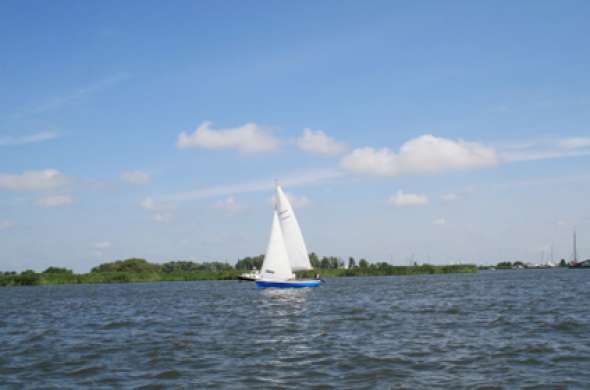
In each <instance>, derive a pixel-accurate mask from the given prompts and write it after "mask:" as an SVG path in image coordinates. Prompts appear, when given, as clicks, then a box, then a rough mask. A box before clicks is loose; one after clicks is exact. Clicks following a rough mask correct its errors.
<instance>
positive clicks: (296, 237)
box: [276, 185, 312, 271]
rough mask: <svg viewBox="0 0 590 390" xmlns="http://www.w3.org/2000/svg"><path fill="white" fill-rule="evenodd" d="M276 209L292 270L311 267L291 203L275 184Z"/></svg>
mask: <svg viewBox="0 0 590 390" xmlns="http://www.w3.org/2000/svg"><path fill="white" fill-rule="evenodd" d="M276 209H277V213H278V215H279V221H280V224H281V230H282V231H283V238H284V240H285V246H286V248H287V253H288V255H289V262H290V263H291V269H292V270H293V271H308V270H310V269H312V267H311V263H310V262H309V255H308V254H307V247H306V246H305V241H304V240H303V234H301V229H300V228H299V223H297V218H296V217H295V213H294V212H293V208H292V207H291V203H290V202H289V199H287V196H286V195H285V193H284V192H283V190H282V189H281V187H280V186H278V185H277V195H276Z"/></svg>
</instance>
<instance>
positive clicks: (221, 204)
mask: <svg viewBox="0 0 590 390" xmlns="http://www.w3.org/2000/svg"><path fill="white" fill-rule="evenodd" d="M213 208H215V209H219V210H222V211H224V212H226V213H227V214H235V213H237V212H238V211H241V210H243V209H245V206H244V205H243V204H240V203H238V201H236V199H235V198H234V197H233V196H229V197H227V198H226V199H223V200H219V201H217V202H215V203H214V204H213Z"/></svg>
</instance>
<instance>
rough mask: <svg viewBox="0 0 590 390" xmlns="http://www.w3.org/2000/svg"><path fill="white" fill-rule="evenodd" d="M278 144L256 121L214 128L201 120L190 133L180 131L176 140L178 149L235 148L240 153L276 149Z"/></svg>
mask: <svg viewBox="0 0 590 390" xmlns="http://www.w3.org/2000/svg"><path fill="white" fill-rule="evenodd" d="M279 144H280V142H279V140H278V139H276V138H275V137H274V136H273V135H272V134H271V133H270V131H268V130H267V129H264V128H262V127H260V126H258V125H257V124H256V123H246V124H245V125H243V126H240V127H235V128H227V129H217V130H215V129H213V128H211V123H210V122H203V123H202V124H201V125H200V126H199V127H198V128H197V129H196V130H195V131H194V132H193V133H192V134H191V133H187V132H182V133H180V134H179V135H178V139H177V141H176V146H177V147H178V148H179V149H186V148H205V149H236V150H239V151H240V152H241V153H263V152H271V151H274V150H276V149H278V147H279Z"/></svg>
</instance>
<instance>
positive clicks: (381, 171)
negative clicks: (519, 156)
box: [341, 135, 498, 176]
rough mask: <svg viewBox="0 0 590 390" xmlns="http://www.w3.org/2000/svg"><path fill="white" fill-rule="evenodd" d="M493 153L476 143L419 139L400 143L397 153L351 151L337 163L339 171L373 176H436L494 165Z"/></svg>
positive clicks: (383, 149)
mask: <svg viewBox="0 0 590 390" xmlns="http://www.w3.org/2000/svg"><path fill="white" fill-rule="evenodd" d="M497 162H498V159H497V155H496V150H495V149H494V148H492V147H488V146H484V145H481V144H479V143H476V142H466V141H463V140H456V141H455V140H450V139H446V138H439V137H435V136H432V135H423V136H420V137H418V138H414V139H412V140H410V141H408V142H406V143H404V144H403V145H402V146H401V147H400V150H399V153H396V152H393V151H391V150H390V149H388V148H382V149H374V148H371V147H364V148H358V149H354V150H353V151H352V152H351V153H349V154H348V155H346V156H344V157H343V158H342V160H341V165H342V167H343V168H345V169H348V170H350V171H352V172H355V173H361V174H368V175H376V176H400V175H406V174H421V173H439V172H443V171H450V170H460V169H469V168H481V167H489V166H493V165H495V164H497Z"/></svg>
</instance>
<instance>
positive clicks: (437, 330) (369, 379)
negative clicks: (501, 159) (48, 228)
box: [0, 269, 590, 389]
mask: <svg viewBox="0 0 590 390" xmlns="http://www.w3.org/2000/svg"><path fill="white" fill-rule="evenodd" d="M589 291H590V270H568V269H559V270H522V271H495V272H492V271H486V272H480V273H479V274H455V275H428V276H407V277H405V276H404V277H399V276H398V277H369V278H339V279H330V280H328V282H327V284H325V285H323V286H322V287H320V288H316V289H302V290H257V289H256V288H255V286H254V284H252V283H248V282H233V281H219V282H187V283H181V282H176V283H155V284H127V285H125V284H119V285H80V286H77V285H73V286H39V287H20V288H2V289H0V387H2V388H14V389H21V388H56V389H57V388H59V389H63V388H79V387H91V388H113V387H115V388H145V389H148V388H230V389H233V388H238V389H239V388H244V389H245V388H311V387H313V388H338V389H345V388H350V389H359V388H368V389H374V388H377V389H379V388H381V389H390V388H393V389H397V388H411V389H416V388H424V389H433V388H447V389H458V388H470V389H477V388H481V389H484V388H485V389H495V388H528V387H530V388H535V389H536V388H547V389H561V388H567V389H570V388H586V389H588V388H590V293H589Z"/></svg>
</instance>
